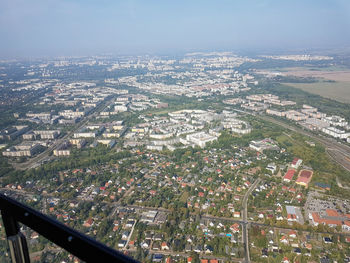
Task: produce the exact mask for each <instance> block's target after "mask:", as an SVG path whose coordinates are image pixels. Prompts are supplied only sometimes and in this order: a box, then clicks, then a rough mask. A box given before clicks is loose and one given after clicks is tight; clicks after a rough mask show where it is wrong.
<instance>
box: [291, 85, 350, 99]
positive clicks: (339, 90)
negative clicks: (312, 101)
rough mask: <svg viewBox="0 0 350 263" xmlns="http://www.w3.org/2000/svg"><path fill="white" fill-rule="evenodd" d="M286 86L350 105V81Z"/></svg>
mask: <svg viewBox="0 0 350 263" xmlns="http://www.w3.org/2000/svg"><path fill="white" fill-rule="evenodd" d="M285 84H286V85H289V86H292V87H294V88H297V89H301V90H304V91H306V92H310V93H313V94H317V95H320V96H322V97H325V98H330V99H334V100H337V101H340V102H344V103H350V81H337V82H315V83H285Z"/></svg>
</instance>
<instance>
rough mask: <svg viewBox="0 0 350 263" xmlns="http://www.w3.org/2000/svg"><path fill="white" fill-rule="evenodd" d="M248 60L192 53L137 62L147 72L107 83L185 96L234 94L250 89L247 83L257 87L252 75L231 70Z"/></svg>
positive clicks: (223, 55)
mask: <svg viewBox="0 0 350 263" xmlns="http://www.w3.org/2000/svg"><path fill="white" fill-rule="evenodd" d="M218 55H219V56H218ZM220 55H221V56H220ZM249 61H254V60H252V59H249V58H244V57H238V56H234V55H232V54H215V55H214V54H213V56H204V55H203V56H201V55H200V54H196V55H194V54H193V55H188V56H186V58H184V59H181V60H166V61H164V60H160V59H159V60H152V59H151V60H144V61H140V60H139V61H137V62H136V63H135V64H136V65H135V64H134V66H135V67H136V68H144V69H147V70H148V72H147V73H145V74H144V75H142V76H126V77H121V78H119V79H118V80H108V81H113V82H117V83H119V84H124V85H129V86H134V87H138V88H140V89H143V90H146V91H148V92H151V93H155V94H168V95H180V96H181V95H183V96H187V97H205V96H211V95H215V94H221V95H233V94H235V93H237V92H241V91H246V90H249V89H250V88H249V87H248V86H249V84H251V85H256V84H257V81H256V80H254V77H253V76H251V75H249V74H245V75H243V74H241V73H239V72H238V71H237V70H234V67H237V66H239V65H241V64H242V63H244V62H249ZM120 66H121V65H120V64H119V65H114V66H113V67H112V68H111V70H117V69H119V68H120ZM183 68H186V71H183V70H179V69H183ZM223 68H224V69H223Z"/></svg>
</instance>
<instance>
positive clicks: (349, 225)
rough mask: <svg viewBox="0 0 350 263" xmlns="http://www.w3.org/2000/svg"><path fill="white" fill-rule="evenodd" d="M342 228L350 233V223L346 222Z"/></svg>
mask: <svg viewBox="0 0 350 263" xmlns="http://www.w3.org/2000/svg"><path fill="white" fill-rule="evenodd" d="M342 228H343V230H345V231H350V221H344V223H343V225H342Z"/></svg>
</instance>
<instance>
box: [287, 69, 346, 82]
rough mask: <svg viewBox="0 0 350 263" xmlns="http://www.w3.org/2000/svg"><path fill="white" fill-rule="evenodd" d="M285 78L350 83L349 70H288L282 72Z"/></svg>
mask: <svg viewBox="0 0 350 263" xmlns="http://www.w3.org/2000/svg"><path fill="white" fill-rule="evenodd" d="M283 75H286V76H296V77H313V78H320V79H325V80H333V81H339V82H343V81H345V82H350V70H325V69H323V70H315V69H307V68H290V69H288V70H287V69H286V70H285V71H284V72H283Z"/></svg>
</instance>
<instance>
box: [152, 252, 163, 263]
mask: <svg viewBox="0 0 350 263" xmlns="http://www.w3.org/2000/svg"><path fill="white" fill-rule="evenodd" d="M152 261H153V262H162V261H163V255H161V254H154V255H153V258H152Z"/></svg>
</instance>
